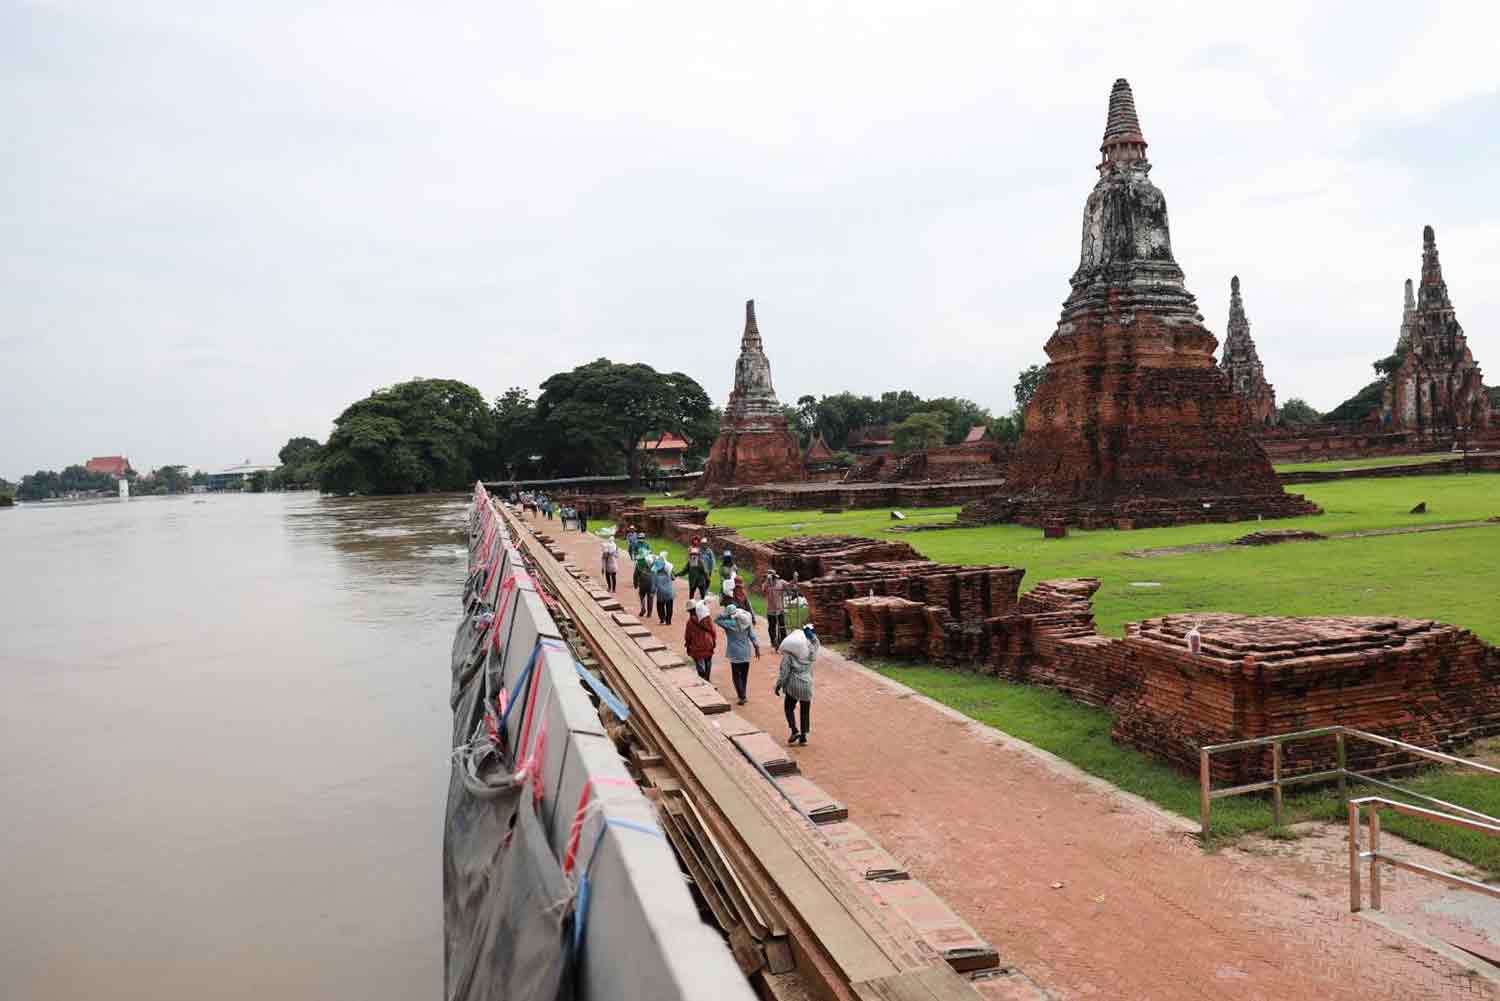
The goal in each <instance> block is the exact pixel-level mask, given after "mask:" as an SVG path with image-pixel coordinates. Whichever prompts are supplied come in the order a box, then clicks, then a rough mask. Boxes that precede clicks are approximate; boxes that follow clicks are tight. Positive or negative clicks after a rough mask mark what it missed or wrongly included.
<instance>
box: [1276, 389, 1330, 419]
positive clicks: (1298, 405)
mask: <svg viewBox="0 0 1500 1001" xmlns="http://www.w3.org/2000/svg"><path fill="white" fill-rule="evenodd" d="M1276 416H1277V419H1278V420H1279V421H1280V422H1281V423H1283V424H1316V423H1317V422H1318V421H1320V420H1322V415H1321V414H1319V413H1318V412H1317V411H1316V410H1314V409H1313V406H1312V404H1311V403H1308V402H1307V401H1306V400H1304V399H1302V398H1301V397H1300V396H1294V397H1292V398H1291V399H1290V400H1287V401H1286V402H1285V403H1283V404H1282V405H1281V406H1280V407H1279V408H1277V414H1276Z"/></svg>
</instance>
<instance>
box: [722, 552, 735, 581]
mask: <svg viewBox="0 0 1500 1001" xmlns="http://www.w3.org/2000/svg"><path fill="white" fill-rule="evenodd" d="M734 572H735V569H734V553H732V552H730V551H729V550H728V549H726V550H724V558H723V559H721V560H720V561H719V579H720V580H728V579H729V578H730V577H733V576H734Z"/></svg>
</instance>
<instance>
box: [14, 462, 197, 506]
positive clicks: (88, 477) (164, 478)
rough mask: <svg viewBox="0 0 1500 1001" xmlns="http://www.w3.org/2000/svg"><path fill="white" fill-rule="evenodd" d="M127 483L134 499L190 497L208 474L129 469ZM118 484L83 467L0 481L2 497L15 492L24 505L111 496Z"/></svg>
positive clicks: (171, 467) (183, 469)
mask: <svg viewBox="0 0 1500 1001" xmlns="http://www.w3.org/2000/svg"><path fill="white" fill-rule="evenodd" d="M125 480H126V481H127V482H128V483H129V484H130V493H131V495H132V496H135V497H145V496H152V495H156V494H182V493H187V491H188V489H189V488H190V487H194V486H200V485H202V484H205V483H207V482H208V474H207V473H205V472H203V470H201V469H199V470H194V471H193V473H191V474H189V473H188V471H187V467H186V466H183V465H168V466H158V467H157V468H156V469H153V470H151V471H149V472H147V473H145V474H140V473H137V472H136V471H135V470H134V469H127V470H126V471H125ZM115 484H116V480H115V477H113V476H111V475H110V474H108V473H91V472H89V471H88V470H87V469H86V468H84V467H83V466H68V467H66V468H65V469H63V470H62V471H61V472H59V471H57V470H54V469H38V470H37V471H36V472H34V473H28V474H27V475H26V476H23V477H21V482H20V483H19V484H17V485H14V486H12V485H10V484H6V483H5V481H3V480H0V494H5V493H11V492H13V493H14V494H15V496H16V497H19V498H20V499H21V500H23V501H39V500H53V499H55V498H59V497H69V496H72V495H74V494H89V493H111V494H112V493H114V492H115V490H116V489H117V488H116V485H115Z"/></svg>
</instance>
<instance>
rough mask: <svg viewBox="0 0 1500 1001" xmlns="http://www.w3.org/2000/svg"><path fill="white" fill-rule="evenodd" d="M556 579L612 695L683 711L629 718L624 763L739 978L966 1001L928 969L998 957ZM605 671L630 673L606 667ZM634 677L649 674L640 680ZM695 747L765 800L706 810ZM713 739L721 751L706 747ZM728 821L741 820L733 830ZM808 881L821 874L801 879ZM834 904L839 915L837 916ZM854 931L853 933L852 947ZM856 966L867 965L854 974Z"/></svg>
mask: <svg viewBox="0 0 1500 1001" xmlns="http://www.w3.org/2000/svg"><path fill="white" fill-rule="evenodd" d="M538 548H539V549H540V550H541V553H545V548H544V547H538ZM550 556H551V554H546V556H542V555H541V554H540V553H539V554H538V555H537V559H536V563H537V568H536V569H537V575H538V577H539V578H541V579H544V580H545V579H547V578H548V576H549V572H550V571H551V570H552V568H551V567H548V566H547V565H546V564H547V562H548V559H549V558H550ZM556 569H557V570H559V571H561V572H562V573H563V574H565V575H566V576H567V577H569V578H571V580H569V581H568V582H567V584H569V585H572V589H573V591H574V592H575V593H559V594H558V596H557V597H558V599H559V604H560V605H562V606H563V607H564V608H570V607H571V602H572V601H573V599H574V597H575V594H576V595H586V596H587V598H588V600H589V604H590V605H591V606H592V609H587V608H576V609H573V611H574V614H575V618H576V619H577V620H578V624H579V625H580V626H581V627H582V632H583V633H584V635H585V638H586V639H587V640H588V642H589V643H590V645H591V646H594V647H595V648H596V652H599V653H600V655H601V656H600V657H599V660H600V661H601V662H602V664H603V666H604V668H605V670H604V677H605V678H606V679H607V680H608V681H609V683H610V684H613V685H616V686H617V690H618V691H620V692H621V695H622V696H623V697H626V698H627V699H628V698H631V697H632V696H634V697H635V698H637V699H639V700H640V701H641V702H642V704H643V705H650V704H653V703H655V699H656V694H657V693H660V694H662V695H665V696H668V697H675V698H677V699H679V700H681V701H680V702H679V703H678V705H677V707H676V708H670V709H668V707H667V706H665V705H663V706H661V707H660V708H661V709H664V710H668V711H666V712H665V713H663V712H660V711H657V712H649V713H647V712H636V711H632V712H631V714H630V716H629V719H628V720H627V721H625V725H624V727H616V730H615V732H622V731H623V732H622V736H623V737H624V739H623V741H621V742H622V743H623V744H624V745H625V748H626V751H627V756H628V757H627V760H628V762H629V764H630V766H631V768H632V771H634V772H635V773H636V774H637V775H638V776H639V778H640V780H641V782H642V784H643V786H644V787H645V788H646V791H647V794H648V796H650V797H653V798H654V799H655V800H656V802H657V807H658V813H659V817H660V820H661V823H662V826H663V829H664V830H665V831H666V833H667V834H668V837H669V838H670V840H671V841H672V843H673V846H674V847H675V848H676V849H677V851H678V854H679V856H680V859H681V861H682V864H683V868H684V870H685V871H686V872H687V873H688V875H689V876H690V877H691V878H692V879H693V882H694V885H695V886H696V887H697V888H698V891H699V893H700V896H701V897H702V901H703V909H704V910H705V912H706V913H707V914H709V915H711V916H712V918H713V920H714V921H715V922H716V923H718V924H719V926H720V927H721V929H722V930H723V931H724V932H725V934H726V936H727V937H728V939H729V941H730V944H731V946H732V948H733V951H734V954H735V957H736V958H737V959H738V960H739V962H740V963H741V967H742V969H744V970H745V971H746V972H747V973H748V974H751V975H752V976H754V977H758V978H760V979H758V981H757V982H758V984H759V985H760V986H761V987H762V989H763V990H764V991H765V992H766V994H767V995H768V996H771V997H792V996H796V995H795V993H794V992H793V991H791V990H790V988H789V986H788V984H789V982H788V981H786V980H785V979H783V977H784V976H790V975H792V974H791V973H790V971H789V970H788V969H787V967H788V965H789V963H790V964H793V965H795V967H796V974H797V975H799V976H802V977H804V978H806V977H807V976H808V975H809V974H813V975H815V976H827V975H828V972H829V970H828V968H829V966H830V964H831V966H832V967H833V968H837V969H841V970H842V977H843V980H844V983H845V989H847V994H846V993H845V990H844V989H840V990H836V991H834V992H833V993H834V996H841V995H842V996H851V997H859V998H870V999H874V998H910V999H913V1001H916V999H937V998H943V999H946V998H954V999H957V998H961V997H968V998H971V999H972V998H973V997H975V994H974V992H973V988H972V986H970V985H969V984H968V983H967V982H966V981H965V980H964V979H963V978H961V977H958V976H956V975H955V974H954V973H952V972H950V973H949V974H947V975H946V977H947V978H944V977H941V976H939V975H938V968H935V967H933V964H934V963H937V964H941V968H942V969H947V970H949V971H964V972H970V971H978V970H995V969H996V968H997V967H998V964H999V957H998V956H997V954H996V952H995V950H994V949H993V948H992V947H991V946H989V944H988V943H986V942H984V941H983V940H982V939H980V938H979V937H978V936H977V934H976V933H975V932H974V931H973V929H972V928H970V927H969V926H968V925H967V924H965V923H964V922H963V921H962V920H961V919H959V918H958V917H957V915H955V914H954V913H953V912H952V910H951V909H949V908H948V907H947V906H946V905H945V904H944V903H943V902H942V900H941V899H940V898H938V897H937V896H936V895H935V894H933V893H932V891H931V890H930V889H929V888H928V887H926V886H925V885H924V884H922V883H921V882H920V881H918V880H914V879H911V878H910V875H909V874H908V873H906V872H905V870H904V868H902V867H901V866H900V865H899V864H898V863H896V861H895V860H894V859H892V858H891V857H890V856H889V855H887V854H885V853H884V852H883V851H881V849H880V848H879V846H878V845H875V844H874V842H873V839H871V838H870V837H869V836H868V835H867V834H866V833H865V832H863V831H862V830H860V829H859V828H857V827H855V826H854V825H852V824H849V823H848V822H847V817H848V811H847V809H846V808H845V807H844V806H843V805H842V804H840V803H838V802H837V801H836V800H834V799H833V798H832V797H831V796H829V795H828V794H827V793H826V792H825V791H823V790H822V789H820V788H819V787H818V786H817V785H816V784H815V783H813V782H811V781H810V780H809V779H807V778H806V776H803V775H801V774H800V772H799V770H798V768H797V764H796V762H795V761H794V760H793V759H792V758H790V756H789V755H788V754H787V752H786V750H785V749H784V748H782V747H781V746H780V745H778V744H777V743H776V742H775V741H774V740H773V739H772V738H771V737H770V736H769V735H768V734H766V733H765V732H764V731H762V730H760V729H759V728H758V727H756V726H754V725H753V724H751V723H750V722H749V721H747V720H744V719H743V718H741V717H740V716H738V715H737V714H736V713H734V712H732V711H731V710H730V708H729V706H728V705H727V704H726V703H725V702H724V700H723V699H722V698H721V697H718V695H717V691H716V690H715V689H714V688H713V686H711V685H708V684H706V683H704V682H702V681H701V679H698V678H697V675H696V673H695V672H694V671H693V670H692V669H691V668H690V667H688V666H687V661H686V660H685V658H683V657H681V656H680V655H677V654H674V653H671V652H669V651H666V650H661V649H655V647H657V646H659V645H661V644H660V641H659V640H657V639H656V638H655V637H653V636H652V635H651V633H650V630H648V629H645V627H643V626H641V625H640V623H639V622H638V621H637V620H636V619H635V617H634V616H631V615H628V614H626V613H624V612H622V611H619V610H617V609H616V610H610V609H608V608H607V606H608V605H609V604H610V603H611V602H614V603H615V604H618V602H615V599H614V597H613V595H611V594H610V593H609V592H608V591H605V590H604V589H602V588H599V587H598V586H597V585H596V584H594V583H593V582H592V581H591V580H590V579H589V576H588V575H587V574H585V573H583V572H582V571H581V570H579V569H578V568H577V567H571V566H570V567H567V568H562V567H560V566H558V567H557V568H556ZM561 590H562V591H563V592H567V591H568V590H569V589H568V588H567V587H564V588H562V589H561ZM626 644H628V646H627V645H626ZM606 654H607V655H606ZM611 661H628V663H626V664H623V665H622V664H618V663H616V664H614V665H613V667H611ZM646 665H649V668H647V667H646ZM638 670H639V671H644V672H646V673H645V674H643V675H641V674H635V673H634V672H636V671H638ZM642 681H646V682H648V683H649V688H646V687H642V685H641V684H640V682H642ZM711 693H712V694H711ZM689 711H696V713H697V714H698V718H699V719H701V720H702V723H701V724H696V725H693V726H691V727H688V728H687V729H688V731H690V732H689V733H687V734H684V732H683V730H682V728H681V727H677V726H675V725H673V724H674V721H679V722H686V721H687V720H689V719H690V718H691V717H690V716H688V715H685V713H687V712H689ZM658 717H660V718H658ZM684 737H691V738H695V739H682V738H684ZM698 740H706V741H707V743H706V744H705V745H704V746H703V750H704V751H708V752H711V757H712V758H714V759H716V763H717V766H719V767H726V766H730V765H733V764H734V762H738V765H737V766H736V767H737V770H738V772H740V773H743V774H742V775H739V776H738V777H736V778H734V783H735V784H736V785H739V786H741V787H742V788H744V789H745V790H746V791H753V790H755V789H757V788H758V789H759V790H760V791H759V793H757V794H754V797H753V798H758V799H759V800H760V804H759V805H758V806H754V807H753V811H752V813H751V814H746V813H745V812H744V806H742V805H741V804H738V803H735V802H729V801H726V800H723V799H721V798H717V797H712V796H710V797H709V798H707V799H705V798H704V797H705V794H706V792H707V790H708V787H709V785H711V784H713V783H710V782H708V781H706V779H714V780H715V781H717V779H716V777H715V775H714V774H713V773H714V769H710V770H709V771H707V772H700V771H699V770H697V769H694V768H692V767H689V768H688V770H687V771H686V772H684V770H683V768H684V767H685V766H686V765H688V763H689V762H690V761H691V760H692V759H694V758H697V757H700V755H699V753H698V751H697V749H696V747H695V743H696V741H698ZM715 741H718V742H719V743H718V747H719V748H721V749H717V750H716V749H715V748H714V746H713V745H714V742H715ZM729 770H730V771H735V770H736V769H735V768H730V769H729ZM745 805H751V804H745ZM768 810H769V813H768V812H767V811H768ZM730 814H735V815H737V816H739V817H740V820H739V821H738V822H734V821H733V818H732V817H731V816H730ZM756 815H758V816H756ZM776 817H779V818H780V819H779V820H777V819H775V818H776ZM768 819H769V820H770V821H771V826H772V827H773V828H775V829H776V831H777V832H778V834H779V839H777V838H773V839H772V840H769V841H768V840H766V838H765V837H764V836H763V834H764V833H766V830H765V828H764V827H763V823H762V822H764V821H766V820H768ZM752 821H753V822H752ZM778 840H783V841H784V843H785V845H786V846H787V847H789V846H791V845H796V846H797V848H796V849H794V852H795V855H796V859H795V861H796V862H797V863H798V864H797V865H795V866H792V865H789V864H787V865H783V864H780V863H778V861H777V860H778V859H786V856H785V855H784V854H783V853H784V851H785V848H784V847H782V846H781V845H779V844H778V843H777V842H778ZM747 848H748V849H749V850H747ZM792 870H795V874H794V872H793V871H792ZM809 873H816V874H817V875H815V876H812V878H811V881H809ZM799 874H800V875H799ZM784 876H785V877H787V878H785V879H783V877H784ZM840 884H842V885H843V886H845V887H847V889H840V888H839V886H840ZM851 893H852V894H853V896H850V894H851ZM829 894H831V896H829ZM835 901H842V903H841V904H840V905H838V906H837V907H832V905H833V903H834V902H835ZM831 907H832V909H830V908H831ZM851 920H852V921H853V922H854V924H853V926H850V925H849V924H848V922H849V921H851ZM828 922H831V925H830V926H829V930H828V931H826V932H820V931H819V930H818V929H819V925H820V924H823V923H828ZM835 928H837V929H840V930H837V931H835V930H833V929H835ZM852 928H858V929H859V931H858V933H857V934H855V935H854V937H852V938H851V934H853V933H852V931H851V929H852ZM860 942H866V943H869V945H858V944H857V943H860ZM871 945H873V946H874V947H875V948H874V951H873V952H871V951H870V946H871ZM835 946H836V947H835ZM856 957H863V958H862V959H860V960H859V961H857V962H856V961H855V958H856ZM819 971H821V972H819ZM1007 972H1008V971H1007ZM1017 976H1019V974H1017Z"/></svg>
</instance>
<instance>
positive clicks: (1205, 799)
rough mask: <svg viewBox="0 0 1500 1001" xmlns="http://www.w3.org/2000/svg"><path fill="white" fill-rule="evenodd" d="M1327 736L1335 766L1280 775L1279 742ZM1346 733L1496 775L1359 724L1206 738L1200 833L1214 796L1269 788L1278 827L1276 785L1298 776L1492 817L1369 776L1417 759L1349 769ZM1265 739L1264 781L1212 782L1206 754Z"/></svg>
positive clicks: (1343, 789)
mask: <svg viewBox="0 0 1500 1001" xmlns="http://www.w3.org/2000/svg"><path fill="white" fill-rule="evenodd" d="M1329 736H1332V737H1335V738H1336V752H1335V759H1336V761H1337V767H1335V768H1332V769H1329V770H1327V771H1321V772H1312V773H1310V774H1307V775H1294V776H1292V777H1291V778H1283V777H1282V775H1281V745H1282V744H1284V743H1289V742H1292V741H1298V740H1311V739H1314V738H1317V737H1329ZM1351 739H1352V740H1362V741H1366V742H1368V743H1372V744H1377V745H1379V746H1381V747H1387V748H1390V749H1392V750H1396V751H1402V752H1404V753H1406V754H1412V755H1415V756H1416V757H1418V758H1422V759H1425V760H1427V761H1433V762H1436V763H1438V764H1443V765H1455V766H1458V767H1460V768H1468V769H1471V770H1473V771H1479V772H1485V773H1487V774H1489V775H1494V776H1500V768H1496V767H1494V766H1492V765H1486V764H1484V763H1483V762H1479V761H1474V760H1472V759H1470V758H1460V757H1458V756H1457V755H1453V754H1444V753H1443V752H1441V751H1433V750H1429V749H1427V748H1425V747H1418V746H1417V745H1415V744H1408V743H1406V742H1405V741H1401V740H1394V739H1392V738H1390V737H1382V736H1381V735H1380V734H1377V733H1369V732H1366V731H1364V730H1356V729H1354V728H1353V727H1348V726H1323V727H1318V728H1316V729H1313V730H1299V731H1297V732H1295V733H1282V734H1275V735H1273V736H1269V737H1250V738H1247V739H1245V740H1234V741H1229V742H1227V743H1223V744H1209V745H1207V746H1204V747H1200V748H1199V749H1198V819H1199V823H1200V831H1201V835H1202V837H1204V838H1207V837H1208V830H1209V816H1210V810H1211V804H1212V802H1213V801H1214V800H1216V799H1223V798H1224V797H1226V796H1240V795H1243V794H1244V793H1249V792H1261V791H1263V790H1266V789H1270V790H1271V814H1272V821H1273V823H1274V824H1275V825H1276V826H1277V827H1280V826H1281V819H1282V801H1281V800H1282V797H1281V790H1282V789H1283V788H1284V787H1285V786H1290V785H1297V784H1299V783H1303V782H1326V781H1328V780H1330V779H1337V780H1338V784H1339V795H1340V796H1346V795H1347V794H1348V780H1349V779H1356V780H1358V781H1360V782H1365V783H1368V784H1369V785H1373V786H1378V787H1380V788H1382V789H1389V790H1391V791H1392V792H1399V793H1401V794H1402V795H1403V796H1407V797H1409V798H1411V799H1417V800H1421V801H1422V802H1424V803H1431V804H1432V805H1434V806H1438V807H1441V808H1443V809H1444V810H1450V811H1452V812H1454V813H1459V814H1466V815H1468V816H1470V817H1472V818H1475V819H1477V820H1478V821H1479V822H1480V823H1484V822H1487V821H1490V820H1493V819H1494V818H1492V817H1490V816H1489V815H1488V814H1484V813H1480V812H1479V811H1477V810H1470V809H1468V808H1467V807H1463V806H1459V805H1457V804H1456V803H1449V802H1447V801H1445V800H1441V799H1438V798H1436V797H1434V796H1424V795H1422V794H1421V793H1415V792H1410V791H1409V790H1406V789H1402V788H1401V787H1400V786H1396V785H1392V784H1391V783H1389V782H1384V781H1381V780H1380V779H1376V778H1372V776H1373V775H1375V774H1377V773H1380V772H1387V771H1392V770H1395V769H1399V768H1410V767H1412V766H1414V765H1416V764H1418V763H1419V762H1415V761H1412V762H1404V763H1402V764H1398V765H1390V766H1387V767H1385V768H1374V769H1370V770H1369V771H1368V772H1358V771H1354V770H1352V769H1350V768H1349V767H1348V760H1347V757H1346V750H1347V748H1346V746H1345V745H1346V741H1347V740H1351ZM1266 745H1270V747H1271V778H1270V780H1269V781H1265V782H1247V783H1245V784H1244V785H1237V786H1230V787H1229V788H1227V789H1214V788H1213V776H1212V772H1211V771H1210V758H1211V757H1212V756H1213V755H1214V754H1217V753H1219V752H1221V751H1237V750H1241V749H1243V748H1247V747H1265V746H1266Z"/></svg>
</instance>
